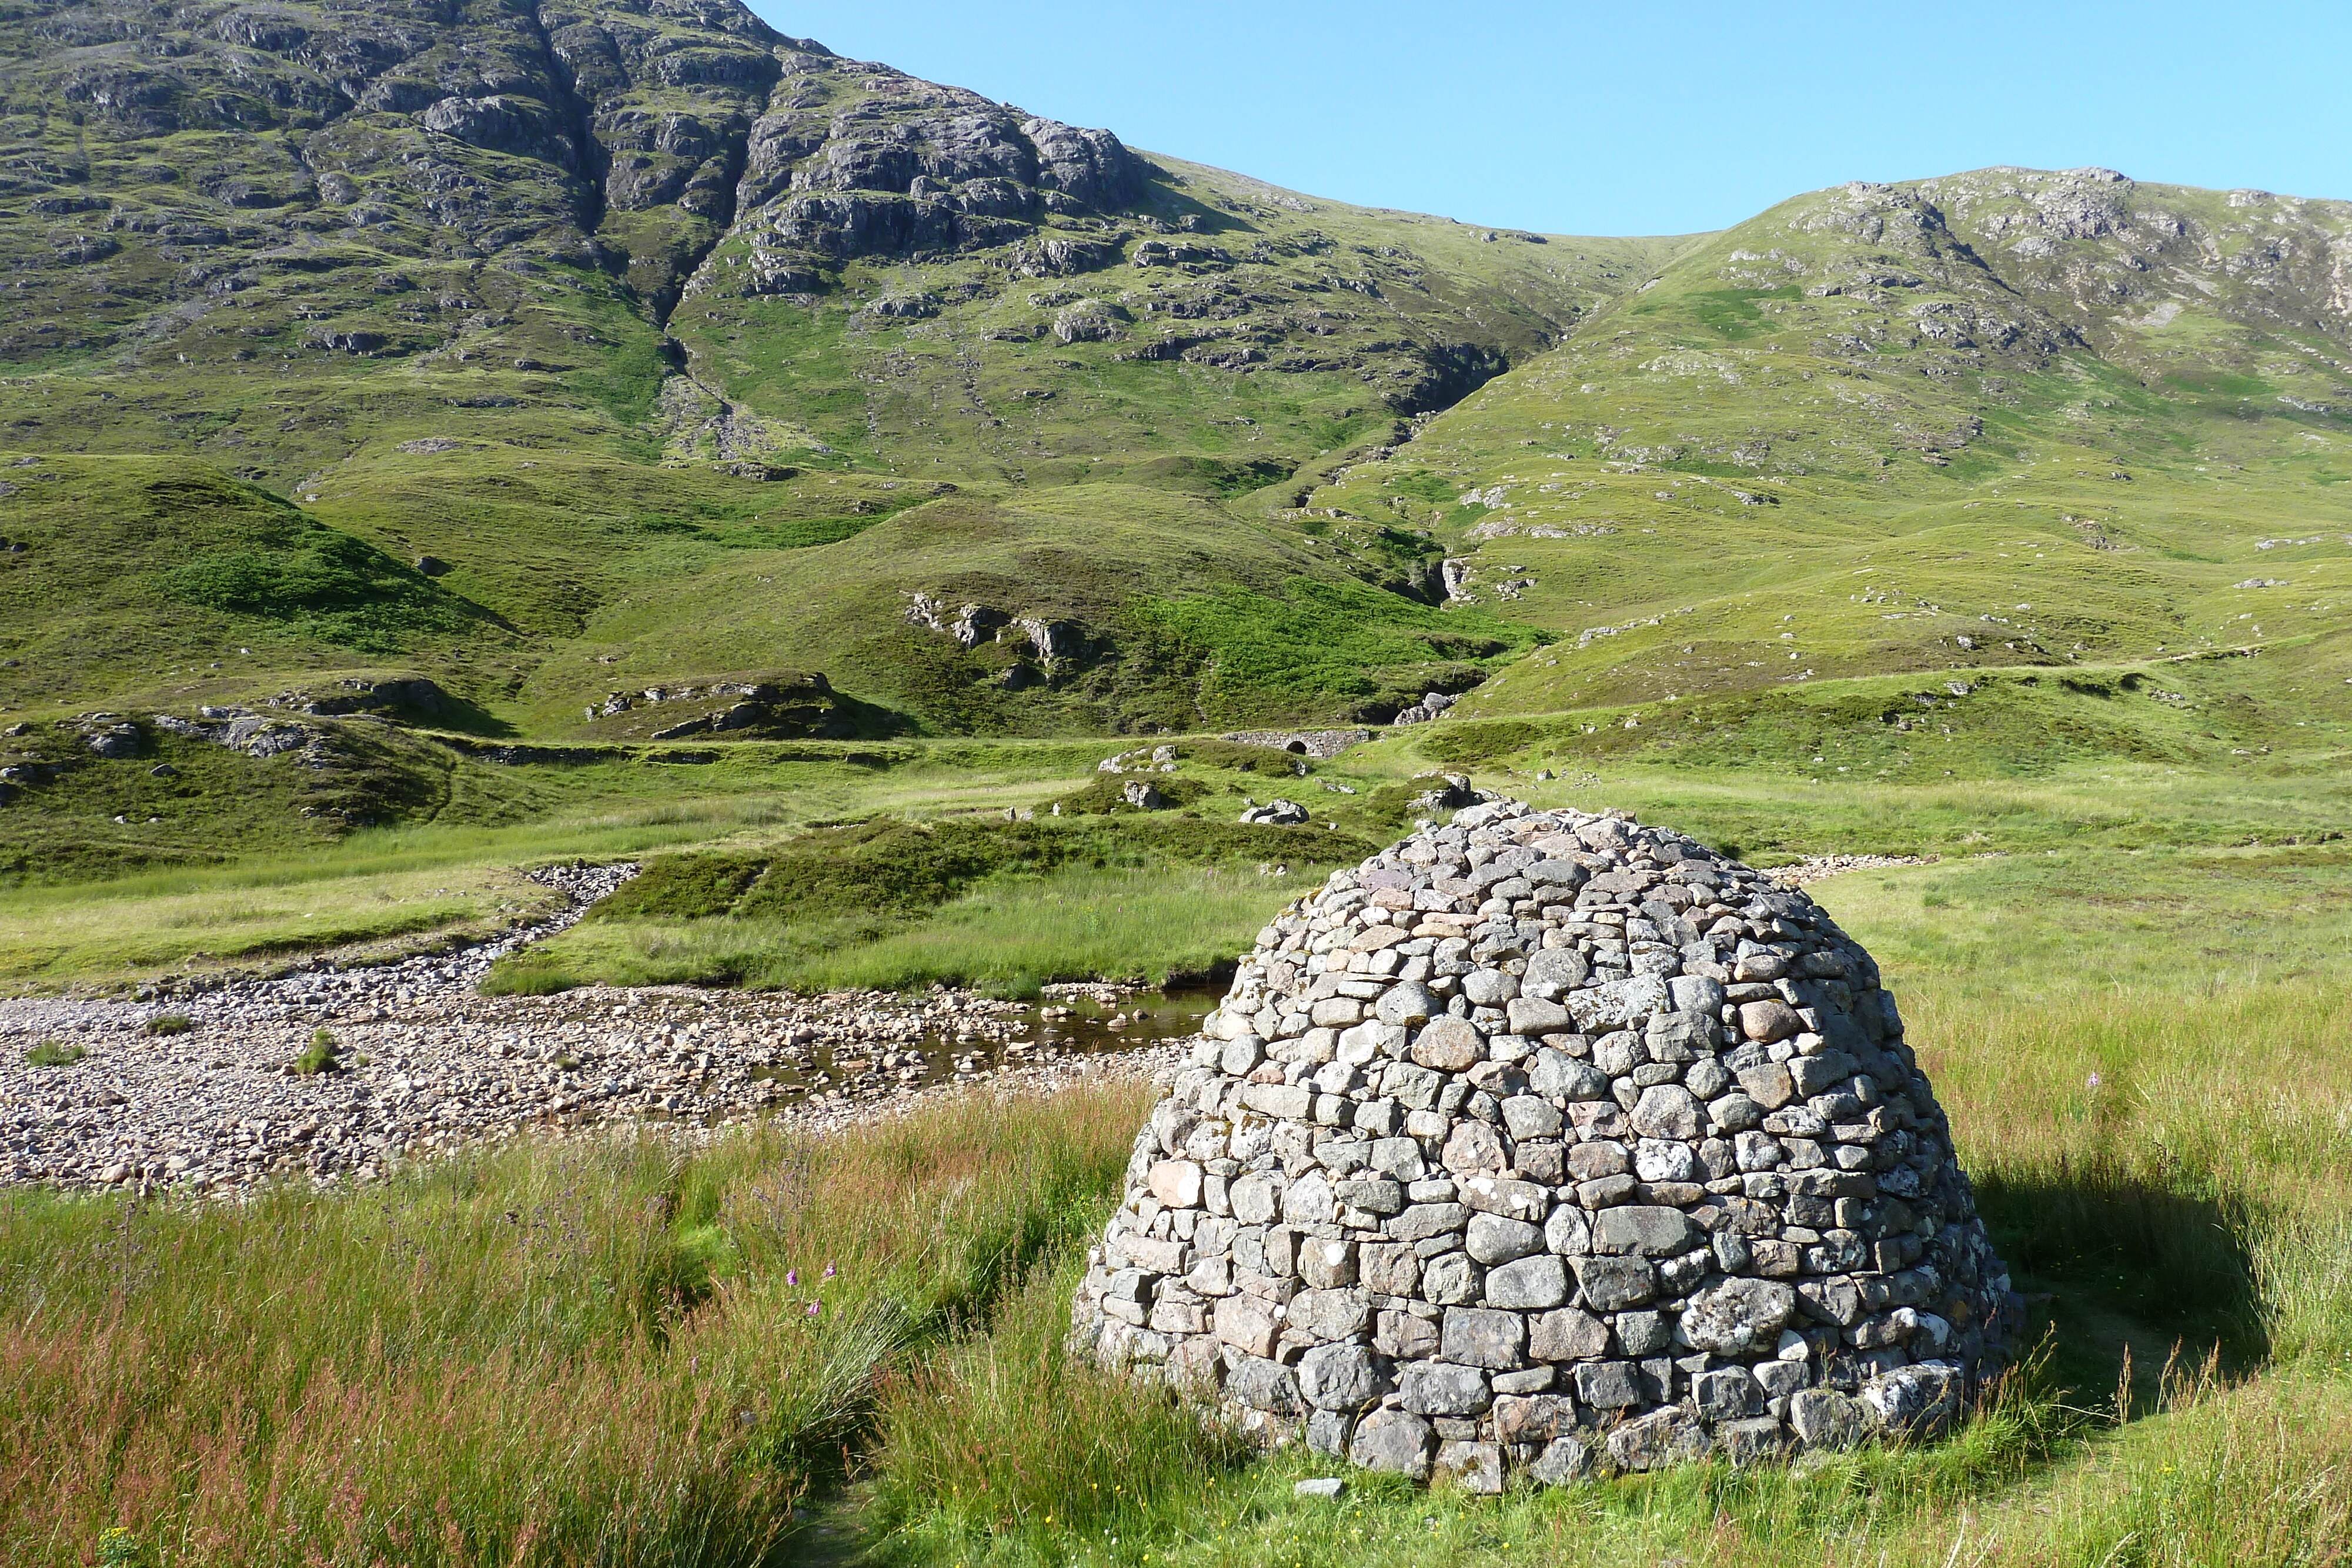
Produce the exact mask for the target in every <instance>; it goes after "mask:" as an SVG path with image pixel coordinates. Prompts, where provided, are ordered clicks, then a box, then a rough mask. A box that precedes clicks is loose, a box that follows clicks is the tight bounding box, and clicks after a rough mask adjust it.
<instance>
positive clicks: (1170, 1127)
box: [1074, 800, 2020, 1490]
mask: <svg viewBox="0 0 2352 1568" xmlns="http://www.w3.org/2000/svg"><path fill="white" fill-rule="evenodd" d="M1089 1261H1090V1266H1089V1268H1088V1270H1087V1276H1086V1280H1085V1282H1084V1283H1083V1284H1082V1285H1081V1286H1080V1288H1079V1291H1078V1296H1077V1301H1076V1309H1075V1330H1074V1333H1075V1336H1076V1342H1077V1343H1080V1344H1081V1345H1082V1346H1083V1347H1084V1348H1085V1349H1086V1350H1087V1351H1088V1352H1090V1353H1091V1354H1093V1355H1094V1356H1095V1357H1096V1358H1097V1360H1098V1361H1100V1362H1101V1363H1102V1364H1104V1365H1106V1366H1109V1367H1115V1368H1125V1369H1130V1370H1132V1371H1134V1372H1135V1373H1137V1374H1139V1375H1150V1376H1155V1377H1163V1378H1166V1379H1167V1380H1169V1381H1171V1382H1172V1383H1174V1384H1176V1385H1179V1386H1181V1387H1184V1388H1186V1389H1189V1390H1192V1391H1194V1392H1196V1393H1199V1394H1202V1395H1204V1396H1213V1398H1214V1399H1215V1400H1216V1401H1217V1402H1218V1403H1219V1404H1220V1405H1222V1406H1223V1407H1224V1408H1225V1409H1226V1410H1227V1411H1228V1412H1229V1413H1230V1414H1231V1416H1233V1417H1234V1419H1236V1420H1237V1421H1238V1422H1239V1423H1240V1424H1241V1425H1242V1426H1243V1427H1244V1428H1246V1429H1248V1430H1251V1431H1253V1432H1255V1433H1256V1434H1258V1435H1259V1436H1261V1437H1264V1438H1265V1439H1266V1440H1269V1441H1283V1440H1287V1439H1290V1438H1293V1437H1303V1438H1304V1439H1305V1441H1306V1442H1307V1444H1309V1445H1310V1446H1311V1447H1313V1448H1317V1449H1319V1450H1322V1451H1324V1452H1328V1453H1330V1454H1333V1455H1341V1454H1344V1455H1346V1456H1348V1457H1349V1458H1352V1459H1353V1460H1354V1461H1355V1462H1356V1463H1357V1464H1360V1465H1363V1466H1367V1467H1370V1468H1371V1469H1381V1470H1392V1471H1402V1472H1403V1473H1405V1474H1408V1475H1412V1476H1414V1477H1417V1478H1425V1477H1428V1476H1430V1475H1432V1474H1441V1475H1448V1476H1451V1477H1453V1478H1454V1479H1455V1480H1457V1481H1458V1482H1459V1483H1460V1484H1462V1485H1465V1486H1468V1487H1470V1488H1473V1489H1475V1490H1497V1489H1499V1488H1500V1487H1501V1486H1502V1485H1503V1482H1504V1478H1505V1476H1506V1475H1507V1474H1508V1473H1509V1472H1511V1471H1513V1470H1515V1469H1525V1470H1526V1471H1527V1472H1528V1473H1529V1474H1530V1475H1532V1476H1533V1477H1534V1478H1535V1479H1538V1480H1540V1481H1545V1482H1554V1483H1556V1482H1564V1481H1570V1480H1573V1479H1577V1478H1579V1477H1580V1476H1583V1475H1586V1474H1588V1473H1591V1472H1594V1471H1597V1470H1611V1469H1615V1470H1643V1469H1655V1468H1657V1467H1660V1466H1663V1465H1667V1464H1672V1463H1675V1462H1676V1461H1680V1460H1684V1459H1692V1458H1702V1457H1706V1456H1707V1455H1710V1454H1712V1455H1718V1456H1721V1457H1723V1458H1727V1459H1728V1460H1730V1461H1731V1462H1732V1463H1734V1464H1748V1463H1755V1462H1759V1461H1763V1460H1769V1459H1771V1458H1777V1457H1779V1456H1781V1455H1784V1454H1786V1453H1788V1452H1790V1450H1792V1449H1795V1448H1844V1447H1848V1446H1851V1445H1853V1444H1855V1443H1858V1442H1861V1441H1864V1440H1865V1439H1866V1438H1868V1437H1871V1436H1873V1435H1876V1434H1888V1435H1895V1434H1900V1435H1925V1434H1927V1433H1930V1432H1933V1431H1935V1430H1937V1429H1938V1428H1940V1427H1943V1426H1944V1425H1945V1424H1947V1423H1948V1422H1949V1421H1951V1420H1952V1419H1953V1418H1954V1417H1955V1416H1958V1414H1959V1412H1960V1411H1961V1409H1962V1408H1963V1406H1964V1404H1965V1402H1966V1400H1967V1399H1968V1398H1969V1396H1970V1394H1971V1392H1972V1391H1973V1389H1974V1388H1975V1387H1976V1386H1977V1385H1979V1383H1980V1382H1981V1381H1982V1380H1983V1379H1984V1378H1985V1377H1986V1376H1988V1375H1990V1373H1992V1372H1993V1371H1995V1370H1996V1369H1997V1368H1998V1367H1999V1366H2000V1364H2002V1360H2003V1349H2004V1346H2005V1344H2006V1343H2007V1342H2008V1340H2009V1339H2010V1338H2011V1335H2012V1333H2013V1332H2014V1329H2015V1327H2016V1324H2017V1322H2018V1318H2019V1312H2020V1304H2019V1300H2018V1298H2017V1296H2016V1295H2015V1294H2014V1293H2013V1292H2012V1291H2011V1286H2010V1279H2009V1275H2008V1273H2007V1271H2006V1270H2005V1269H2004V1268H2003V1266H2002V1264H2001V1262H2000V1260H1999V1259H1998V1258H1997V1257H1996V1256H1995V1255H1994V1253H1993V1250H1992V1248H1991V1246H1990V1243H1989V1242H1988V1241H1987V1239H1986V1237H1985V1231H1984V1227H1983V1225H1982V1223H1981V1222H1980V1221H1979V1218H1977V1214H1976V1209H1975V1206H1974V1203H1973V1201H1972V1200H1971V1197H1970V1195H1969V1183H1968V1178H1967V1177H1966V1176H1964V1175H1963V1174H1962V1173H1961V1171H1960V1168H1959V1166H1958V1162H1957V1160H1956V1159H1955V1157H1954V1155H1953V1151H1952V1142H1951V1135H1950V1131H1949V1128H1948V1125H1947V1124H1946V1122H1945V1118H1944V1113H1943V1112H1942V1111H1941V1110H1939V1109H1938V1108H1937V1104H1936V1101H1935V1096H1934V1093H1933V1092H1932V1091H1931V1090H1930V1088H1929V1086H1928V1083H1927V1079H1926V1077H1925V1076H1923V1075H1922V1074H1921V1072H1920V1071H1919V1069H1918V1064H1917V1062H1916V1060H1915V1058H1914V1057H1913V1055H1912V1052H1911V1050H1910V1048H1909V1047H1908V1046H1906V1044H1905V1043H1904V1040H1903V1023H1902V1019H1900V1017H1899V1016H1898V1015H1897V1014H1896V1011H1895V998H1893V996H1892V995H1890V994H1889V993H1888V992H1887V991H1886V990H1885V989H1884V988H1882V987H1881V986H1880V984H1879V976H1878V968H1877V966H1876V965H1875V964H1874V963H1873V962H1872V960H1871V957H1870V956H1869V955H1868V954H1867V953H1865V952H1864V951H1863V950H1862V948H1861V947H1860V946H1858V945H1856V944H1855V943H1854V942H1853V940H1852V939H1851V938H1849V937H1848V936H1845V934H1844V933H1843V932H1842V931H1840V930H1839V929H1838V927H1837V925H1835V923H1834V922H1832V920H1831V919H1830V918H1829V916H1828V915H1825V914H1823V913H1822V910H1821V909H1820V908H1819V907H1817V906H1816V905H1815V904H1813V902H1812V900H1811V898H1809V897H1807V896H1806V895H1805V894H1803V893H1801V892H1799V891H1795V890H1792V889H1787V888H1784V887H1782V886H1780V884H1779V883H1775V882H1773V881H1772V880H1770V879H1769V878H1768V877H1766V876H1765V875H1763V874H1762V873H1758V872H1755V871H1752V870H1750V869H1748V867H1746V866H1743V865H1739V864H1738V863H1736V862H1728V861H1725V860H1723V859H1720V858H1719V857H1717V856H1716V855H1715V854H1713V853H1712V852H1708V851H1707V850H1706V849H1704V848H1702V847H1701V846H1700V845H1698V844H1696V843H1694V842H1693V841H1690V840H1688V839H1686V838H1684V837H1681V836H1680V835H1678V834H1675V833H1672V832H1667V831H1661V830H1658V829H1654V828H1645V827H1642V826H1639V825H1637V824H1636V823H1634V822H1633V821H1630V820H1627V819H1625V818H1623V817H1622V816H1616V815H1608V816H1597V817H1596V816H1587V815H1584V814H1583V813H1580V812H1576V811H1534V810H1529V809H1528V807H1526V806H1524V805H1522V804H1519V803H1517V802H1516V801H1508V800H1497V801H1491V802H1487V803H1485V804H1480V805H1476V806H1473V807H1471V808H1470V809H1468V810H1464V811H1462V812H1461V813H1459V814H1458V815H1457V816H1456V817H1455V818H1454V821H1453V823H1452V825H1451V826H1448V827H1443V828H1434V829H1430V830H1427V831H1423V832H1420V833H1417V834H1415V835H1414V836H1412V838H1409V839H1406V840H1404V841H1402V842H1400V843H1398V844H1396V845H1395V846H1393V847H1392V848H1391V849H1390V850H1388V851H1387V852H1384V853H1382V854H1380V855H1376V856H1374V857H1373V858H1372V859H1370V860H1368V861H1366V862H1363V864H1362V866H1361V867H1360V868H1359V869H1358V870H1356V871H1354V872H1335V873H1332V874H1331V876H1330V878H1329V880H1328V882H1327V883H1325V884H1324V886H1323V887H1322V888H1321V889H1320V890H1318V892H1316V893H1315V894H1312V895H1310V896H1308V897H1307V898H1304V899H1302V900H1301V901H1300V902H1298V903H1297V904H1293V905H1292V906H1291V907H1290V908H1289V909H1287V910H1286V911H1285V912H1284V913H1283V915H1281V916H1280V917H1278V918H1277V919H1276V921H1275V922H1274V924H1273V925H1269V926H1267V927H1266V928H1265V930H1264V931H1262V932H1260V933H1259V935H1258V941H1257V946H1256V949H1255V951H1254V952H1252V953H1251V954H1249V955H1248V956H1245V957H1244V959H1243V960H1242V963H1241V967H1240V969H1239V972H1238V973H1237V974H1236V975H1235V977H1234V985H1233V989H1232V991H1231V992H1230V993H1229V994H1228V995H1227V996H1226V998H1225V999H1224V1001H1223V1005H1222V1006H1221V1007H1220V1008H1219V1009H1217V1011H1216V1012H1214V1013H1213V1014H1211V1015H1210V1018H1209V1019H1208V1022H1207V1025H1206V1027H1205V1029H1204V1030H1203V1034H1202V1040H1201V1041H1200V1043H1199V1044H1198V1046H1197V1047H1196V1048H1195V1050H1194V1051H1193V1054H1192V1062H1191V1065H1190V1066H1189V1067H1188V1068H1187V1069H1186V1070H1185V1071H1182V1072H1181V1075H1180V1076H1179V1077H1178V1078H1177V1080H1176V1082H1175V1084H1174V1086H1173V1088H1172V1089H1171V1092H1169V1093H1168V1094H1167V1095H1166V1096H1165V1097H1164V1098H1163V1099H1162V1100H1161V1101H1160V1103H1159V1104H1158V1105H1157V1106H1155V1107H1154V1108H1153V1110H1152V1113H1151V1116H1150V1123H1149V1124H1148V1125H1147V1126H1146V1127H1145V1128H1144V1129H1143V1131H1142V1133H1141V1134H1140V1135H1139V1137H1138V1138H1137V1141H1136V1145H1135V1155H1134V1157H1133V1159H1132V1160H1130V1161H1129V1166H1128V1180H1127V1196H1126V1200H1125V1202H1124V1203H1122V1204H1121V1206H1120V1207H1119V1210H1118V1214H1117V1215H1115V1216H1114V1217H1113V1218H1112V1219H1111V1221H1110V1223H1109V1225H1108V1228H1106V1229H1105V1231H1104V1234H1103V1239H1102V1244H1101V1246H1100V1247H1099V1248H1097V1249H1095V1251H1094V1252H1093V1253H1092V1254H1091V1256H1090V1260H1089Z"/></svg>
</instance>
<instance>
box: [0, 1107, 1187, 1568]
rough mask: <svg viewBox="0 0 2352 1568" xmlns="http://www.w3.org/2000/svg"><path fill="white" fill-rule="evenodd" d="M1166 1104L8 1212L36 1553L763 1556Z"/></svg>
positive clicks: (3, 1475)
mask: <svg viewBox="0 0 2352 1568" xmlns="http://www.w3.org/2000/svg"><path fill="white" fill-rule="evenodd" d="M1139 1113H1140V1106H1139V1103H1138V1102H1137V1100H1136V1098H1135V1096H1134V1095H1133V1094H1132V1093H1131V1092H1115V1091H1114V1092H1096V1093H1091V1094H1076V1095H1072V1096H1068V1097H1066V1098H1064V1099H1063V1100H1060V1101H1058V1102H1056V1103H1054V1104H1053V1105H1051V1106H1049V1107H1040V1108H1039V1109H1038V1110H1037V1111H1036V1112H1035V1113H1031V1114H1028V1115H1024V1116H1021V1117H1005V1116H1002V1115H999V1114H995V1113H992V1112H991V1111H990V1110H989V1109H988V1108H987V1107H985V1106H982V1105H977V1104H973V1105H963V1106H959V1107H955V1108H951V1109H948V1110H945V1111H941V1112H936V1113H931V1114H929V1115H927V1116H925V1117H923V1118H920V1119H919V1120H916V1121H912V1122H909V1123H906V1124H900V1125H898V1126H894V1127H891V1128H887V1129H884V1130H880V1131H877V1132H873V1133H869V1134H864V1135H861V1136H858V1137H855V1138H845V1139H838V1140H830V1141H825V1140H810V1139H806V1138H798V1137H793V1136H788V1135H785V1134H776V1133H764V1134H750V1135H746V1136H742V1137H739V1138H736V1139H733V1140H731V1141H730V1142H729V1143H727V1144H725V1145H721V1146H719V1147H718V1148H715V1149H713V1150H711V1151H710V1152H709V1153H707V1154H703V1155H693V1156H685V1155H678V1154H677V1153H676V1152H674V1151H673V1150H671V1149H670V1148H668V1147H667V1146H665V1145H661V1144H658V1143H656V1142H650V1141H647V1142H631V1141H620V1140H615V1141H598V1142H589V1143H582V1144H575V1145H530V1146H524V1147H518V1148H511V1149H509V1150H506V1151H503V1152H499V1153H495V1154H487V1155H477V1156H474V1157H471V1158H468V1159H466V1160H463V1161H460V1162H458V1163H456V1164H452V1165H448V1166H440V1167H437V1168H436V1169H434V1170H432V1171H430V1172H427V1173H425V1174H422V1175H419V1176H414V1177H409V1178H404V1179H402V1180H399V1181H397V1182H394V1183H393V1184H391V1185H390V1186H386V1187H384V1188H382V1189H378V1190H373V1191H365V1192H358V1193H350V1194H319V1193H311V1192H298V1191H280V1192H276V1193H272V1194H269V1195H268V1196H265V1197H262V1198H261V1199H259V1200H258V1201H257V1202H255V1203H253V1204H251V1205H248V1206H245V1207H226V1206H215V1207H200V1208H186V1207H147V1206H142V1205H139V1204H136V1203H134V1202H129V1201H121V1200H111V1201H110V1200H64V1199H58V1198H54V1197H44V1196H41V1195H38V1194H27V1193H18V1194H14V1195H11V1196H10V1197H7V1198H6V1199H5V1203H0V1560H5V1561H7V1562H9V1563H26V1564H34V1563H44V1564H47V1563H55V1564H67V1563H82V1562H84V1561H87V1560H88V1558H89V1553H90V1552H91V1551H92V1549H93V1545H94V1543H95V1542H97V1541H98V1539H99V1537H100V1534H101V1533H102V1532H103V1531H106V1530H108V1529H110V1528H114V1527H121V1528H122V1529H124V1530H126V1531H129V1532H130V1535H131V1539H132V1540H133V1541H135V1542H137V1543H138V1545H139V1547H140V1548H141V1550H142V1552H145V1553H146V1554H147V1556H148V1560H150V1561H152V1562H153V1563H157V1564H160V1565H170V1564H180V1563H256V1564H281V1563H282V1564H287V1565H289V1568H292V1565H298V1564H299V1565H302V1568H309V1565H310V1564H317V1563H330V1564H337V1565H341V1564H346V1563H348V1564H353V1565H362V1564H374V1563H410V1562H426V1561H431V1562H445V1563H459V1562H463V1563H567V1564H568V1563H597V1564H619V1563H661V1564H674V1563H692V1564H748V1563H768V1562H772V1561H777V1560H778V1553H779V1552H781V1550H782V1546H783V1545H784V1543H785V1542H786V1541H787V1538H788V1537H789V1535H790V1534H791V1531H792V1528H793V1513H792V1510H793V1507H794V1506H795V1504H796V1503H798V1502H799V1501H800V1500H803V1499H804V1498H805V1497H806V1495H807V1494H808V1491H809V1489H810V1488H811V1486H812V1485H813V1484H815V1483H817V1482H818V1481H820V1480H822V1479H824V1478H826V1477H828V1476H834V1475H837V1474H839V1473H840V1471H841V1469H842V1467H843V1465H844V1462H845V1451H846V1450H848V1449H849V1448H852V1447H854V1446H855V1445H856V1444H857V1443H858V1442H860V1441H861V1440H862V1434H863V1433H864V1432H865V1431H866V1427H867V1425H868V1423H869V1422H870V1420H871V1417H872V1415H873V1412H874V1411H875V1410H876V1408H877V1406H878V1402H879V1400H880V1397H881V1390H882V1388H883V1385H884V1382H885V1380H886V1378H887V1376H888V1375H889V1374H890V1370H891V1368H892V1367H893V1366H894V1365H895V1364H898V1360H899V1358H900V1357H902V1356H903V1355H905V1354H907V1353H908V1349H909V1347H911V1346H916V1345H919V1344H920V1343H924V1342H926V1341H929V1340H932V1339H936V1338H937V1337H938V1336H940V1334H942V1333H946V1332H948V1331H949V1330H950V1328H951V1326H952V1325H954V1324H956V1323H959V1322H970V1321H972V1320H974V1319H975V1318H977V1317H979V1316H981V1315H982V1314H985V1313H986V1312H988V1311H990V1310H991V1308H992V1305H993V1303H994V1302H995V1301H997V1300H998V1299H999V1298H1001V1297H1002V1296H1003V1295H1004V1294H1005V1292H1006V1291H1009V1290H1011V1289H1013V1288H1014V1287H1015V1286H1016V1285H1017V1283H1018V1282H1019V1281H1020V1280H1021V1279H1022V1278H1023V1277H1024V1272H1025V1271H1026V1270H1029V1269H1030V1268H1032V1267H1033V1266H1034V1263H1035V1260H1038V1259H1039V1258H1041V1257H1044V1256H1046V1255H1048V1254H1055V1255H1061V1254H1066V1252H1067V1251H1068V1249H1070V1248H1071V1247H1072V1246H1074V1245H1075V1244H1076V1240H1077V1239H1078V1238H1079V1237H1080V1236H1082V1235H1083V1234H1084V1233H1085V1230H1086V1229H1087V1226H1088V1225H1089V1224H1090V1223H1091V1222H1092V1220H1093V1219H1094V1218H1096V1217H1097V1215H1098V1213H1099V1207H1098V1206H1099V1203H1100V1195H1101V1194H1102V1193H1103V1192H1105V1191H1106V1190H1107V1189H1108V1187H1109V1186H1111V1184H1112V1183H1113V1182H1114V1180H1115V1179H1116V1176H1117V1173H1118V1170H1119V1168H1120V1167H1121V1166H1122V1165H1123V1164H1124V1161H1125V1156H1126V1151H1127V1147H1128V1145H1129V1141H1130V1137H1131V1133H1132V1128H1133V1125H1134V1123H1135V1119H1136V1117H1137V1116H1138V1115H1139Z"/></svg>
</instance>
